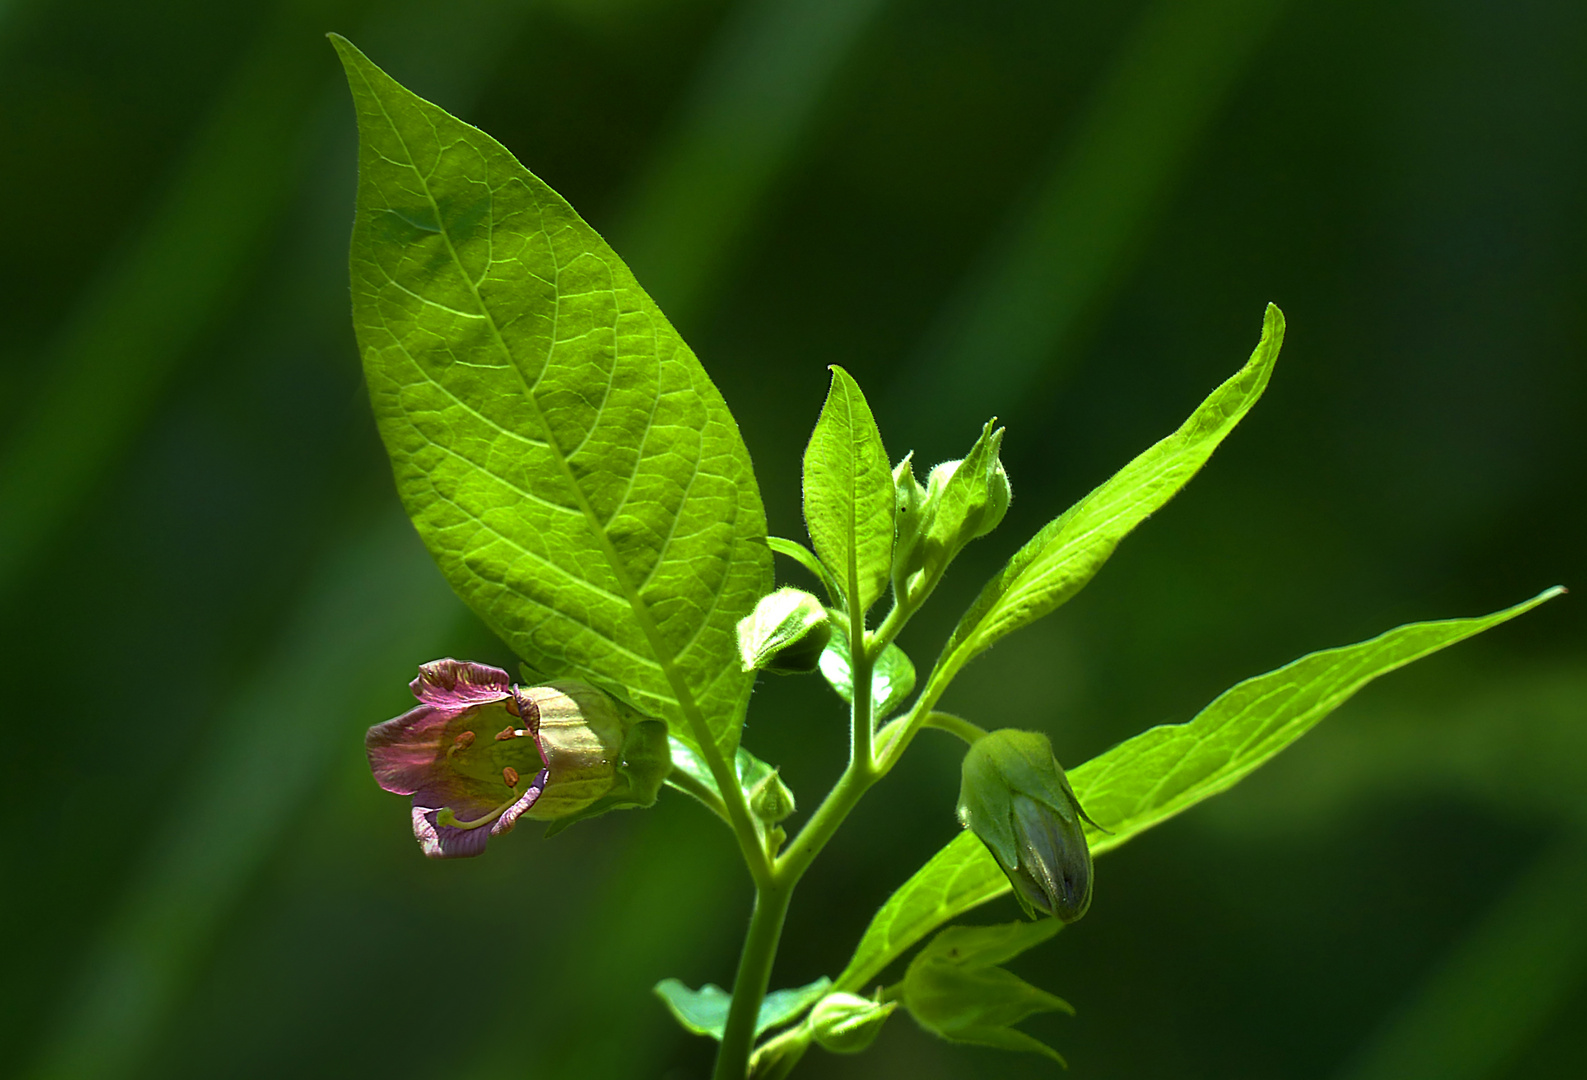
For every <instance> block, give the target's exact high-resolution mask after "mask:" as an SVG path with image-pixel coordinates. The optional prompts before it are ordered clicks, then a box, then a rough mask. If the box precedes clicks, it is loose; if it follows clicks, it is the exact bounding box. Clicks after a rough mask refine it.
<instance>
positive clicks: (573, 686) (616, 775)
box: [364, 659, 671, 858]
mask: <svg viewBox="0 0 1587 1080" xmlns="http://www.w3.org/2000/svg"><path fill="white" fill-rule="evenodd" d="M410 688H411V689H412V691H413V694H414V696H415V697H416V698H418V699H419V705H418V706H417V707H415V708H413V709H410V710H408V711H407V712H406V713H403V714H402V715H401V716H398V717H395V718H394V719H391V720H387V721H386V722H385V723H382V724H376V725H375V726H374V727H372V728H370V729H369V733H368V734H367V735H366V736H365V738H364V745H365V748H366V749H367V750H368V753H369V765H370V768H371V770H372V771H373V772H374V774H375V780H376V782H377V783H379V784H380V786H381V787H383V788H385V789H386V790H387V791H390V792H395V793H396V794H399V795H411V796H412V797H413V832H414V836H415V838H416V839H417V840H418V841H419V847H420V848H421V849H422V850H423V851H424V853H425V854H426V855H428V856H431V857H432V858H458V857H465V856H470V855H478V854H480V853H481V852H483V851H484V850H485V844H486V841H487V840H488V839H489V838H490V837H491V836H497V835H500V834H502V833H505V832H507V831H509V830H511V829H512V827H513V826H514V825H515V824H516V823H517V821H518V819H519V818H520V817H532V818H538V819H540V820H543V821H547V820H554V821H559V822H560V821H565V820H569V819H577V818H579V817H586V816H589V815H590V814H591V813H599V812H602V811H603V810H607V809H615V808H616V807H618V806H648V805H650V804H651V803H653V802H654V801H655V797H656V792H657V790H659V788H660V785H661V782H662V780H663V779H665V777H666V769H668V768H670V767H671V766H670V754H669V752H668V748H667V726H666V724H664V723H662V722H661V721H659V720H650V719H647V718H644V717H641V716H639V715H638V714H637V713H634V712H633V711H632V710H630V709H629V708H627V707H626V706H624V705H622V704H621V703H620V702H618V701H616V700H615V699H614V698H612V697H611V696H610V695H608V694H606V693H604V692H602V691H600V690H597V689H596V688H594V687H592V686H589V685H587V684H585V683H582V682H577V681H574V680H563V681H558V682H553V683H551V684H549V685H546V686H533V687H522V686H514V685H512V683H511V681H510V678H509V677H508V675H507V673H506V672H505V671H503V670H501V669H500V668H495V667H491V666H489V665H487V664H472V663H465V662H462V661H458V660H451V659H447V660H436V661H433V662H431V663H428V664H425V665H423V666H421V667H420V668H419V677H418V678H416V679H414V680H413V683H412V684H411V687H410ZM658 746H659V750H658V749H657V747H658ZM658 755H659V757H658Z"/></svg>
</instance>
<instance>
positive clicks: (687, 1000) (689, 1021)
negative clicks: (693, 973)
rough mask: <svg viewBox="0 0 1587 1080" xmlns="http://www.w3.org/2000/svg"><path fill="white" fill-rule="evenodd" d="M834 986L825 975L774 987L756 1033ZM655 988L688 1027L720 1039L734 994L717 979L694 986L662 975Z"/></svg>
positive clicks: (802, 1008)
mask: <svg viewBox="0 0 1587 1080" xmlns="http://www.w3.org/2000/svg"><path fill="white" fill-rule="evenodd" d="M831 986H832V980H831V979H828V978H827V977H826V976H822V977H821V978H819V979H817V980H816V981H815V982H813V983H810V984H809V985H807V986H799V987H794V988H793V989H790V990H773V991H772V992H771V993H769V994H767V995H766V997H765V1000H763V1001H762V1002H761V1003H760V1013H759V1015H758V1016H757V1017H756V1019H755V1034H756V1035H757V1036H759V1035H760V1034H761V1033H762V1032H764V1031H766V1030H768V1029H769V1028H774V1027H776V1026H777V1025H779V1024H786V1023H787V1022H788V1021H790V1020H792V1019H794V1018H795V1017H797V1016H798V1015H799V1014H800V1013H802V1012H804V1011H805V1010H806V1009H808V1008H809V1007H810V1006H811V1005H814V1004H815V1003H816V1002H817V1001H820V1000H821V999H822V998H823V997H825V996H826V993H827V991H828V990H829V989H830V988H831ZM655 992H656V996H657V997H659V998H660V999H661V1000H662V1001H663V1002H665V1003H666V1006H667V1009H668V1011H670V1012H671V1013H672V1015H673V1018H674V1019H676V1020H677V1021H678V1023H679V1024H681V1025H682V1026H683V1027H684V1029H685V1030H688V1031H691V1032H693V1033H694V1034H696V1035H709V1036H710V1037H711V1038H713V1039H716V1040H717V1041H718V1042H720V1041H721V1039H722V1031H723V1029H725V1028H726V1027H727V1014H728V1011H729V1010H730V1009H731V1008H732V1007H733V995H732V994H729V993H728V992H727V991H726V990H723V989H722V988H721V987H720V986H717V985H716V984H714V983H706V984H705V985H704V986H702V987H700V989H698V990H691V989H689V988H688V987H687V986H685V985H684V984H683V983H681V982H679V981H678V980H677V979H662V980H661V981H660V982H659V983H657V984H656V986H655Z"/></svg>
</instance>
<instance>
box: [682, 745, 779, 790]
mask: <svg viewBox="0 0 1587 1080" xmlns="http://www.w3.org/2000/svg"><path fill="white" fill-rule="evenodd" d="M668 742H669V747H670V749H671V750H672V767H673V768H675V769H681V770H682V771H684V772H686V773H688V774H689V777H690V778H691V779H692V780H694V781H695V782H696V783H698V784H700V785H701V786H703V787H705V788H706V789H707V790H709V791H712V792H714V793H715V794H716V795H717V796H718V797H720V796H721V794H722V790H721V788H719V787H717V786H716V777H714V776H712V775H711V769H710V766H708V765H706V763H705V760H704V759H703V758H701V757H700V754H699V751H697V750H695V748H694V747H692V746H690V745H689V744H688V743H686V742H684V741H683V740H682V739H679V738H677V737H676V736H673V737H672V738H671V739H669V740H668ZM733 760H734V764H735V765H736V766H737V771H738V782H739V786H740V787H742V788H743V789H744V793H745V795H746V797H747V796H748V794H749V791H750V789H751V788H753V787H754V786H755V785H756V784H759V783H760V782H761V781H762V780H764V779H766V777H768V776H770V775H771V774H772V773H774V772H776V771H777V770H775V769H773V768H772V767H771V766H770V765H768V764H766V763H765V762H764V761H762V760H761V759H760V758H758V757H756V756H755V755H754V754H752V753H750V752H749V751H748V750H746V749H744V748H743V747H742V746H740V747H739V748H738V750H737V752H736V753H735V754H734V755H733Z"/></svg>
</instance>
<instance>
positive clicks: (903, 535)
mask: <svg viewBox="0 0 1587 1080" xmlns="http://www.w3.org/2000/svg"><path fill="white" fill-rule="evenodd" d="M914 456H915V452H914V451H913V450H911V451H910V452H909V453H907V454H905V455H904V460H902V461H900V462H899V463H898V465H897V466H895V467H894V469H893V489H894V491H895V492H896V493H897V502H896V504H895V505H894V512H893V522H894V529H895V530H896V532H895V538H894V540H893V581H894V582H895V583H896V582H902V581H906V580H908V578H909V576H910V575H911V574H913V573H915V572H916V571H918V570H920V569H921V568H922V567H923V566H925V565H926V552H925V546H924V545H923V544H922V543H921V538H922V537H923V536H924V535H925V532H926V529H927V527H928V525H929V524H930V515H929V513H928V507H929V506H930V505H931V504H930V503H929V501H928V500H927V498H926V489H925V488H923V487H921V486H920V481H918V480H916V479H915V469H914V465H913V459H914Z"/></svg>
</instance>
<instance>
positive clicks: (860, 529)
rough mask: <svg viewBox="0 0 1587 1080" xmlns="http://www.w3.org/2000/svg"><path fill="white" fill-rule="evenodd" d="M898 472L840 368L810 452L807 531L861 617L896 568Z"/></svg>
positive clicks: (806, 479)
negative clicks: (895, 539) (896, 476)
mask: <svg viewBox="0 0 1587 1080" xmlns="http://www.w3.org/2000/svg"><path fill="white" fill-rule="evenodd" d="M894 502H895V493H894V488H893V469H892V466H891V465H889V464H888V463H887V450H886V448H884V447H883V446H882V433H881V432H880V431H878V430H877V429H876V418H875V417H873V416H872V415H871V407H870V406H869V405H868V404H866V402H865V395H864V394H862V393H860V388H859V385H858V384H857V383H855V381H854V380H853V379H852V378H850V377H849V373H848V372H846V371H844V370H843V369H842V368H840V367H838V366H837V365H835V364H834V365H833V367H832V385H831V387H830V388H829V389H828V390H827V400H826V404H825V405H823V406H822V407H821V416H820V418H819V419H818V420H817V421H816V429H815V431H814V432H812V433H811V435H810V445H809V446H807V447H806V448H805V461H804V508H805V526H806V527H807V528H808V529H809V530H810V542H811V543H812V544H814V545H815V549H816V554H817V555H819V556H821V561H822V562H824V563H826V565H827V566H828V567H829V568H830V569H831V570H832V573H833V575H834V576H836V577H837V579H838V581H839V583H840V584H841V585H842V586H843V593H844V595H845V596H848V597H850V598H851V599H853V600H854V601H855V605H854V610H853V611H852V612H851V614H852V615H853V617H854V618H856V619H859V618H861V617H862V616H863V614H864V612H865V611H866V609H868V608H869V607H870V606H871V605H872V604H874V603H875V602H876V601H877V600H878V599H879V598H880V597H881V595H882V593H883V592H885V591H886V589H887V584H888V581H889V579H890V576H891V571H892V564H893V512H894V510H895V506H894Z"/></svg>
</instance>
